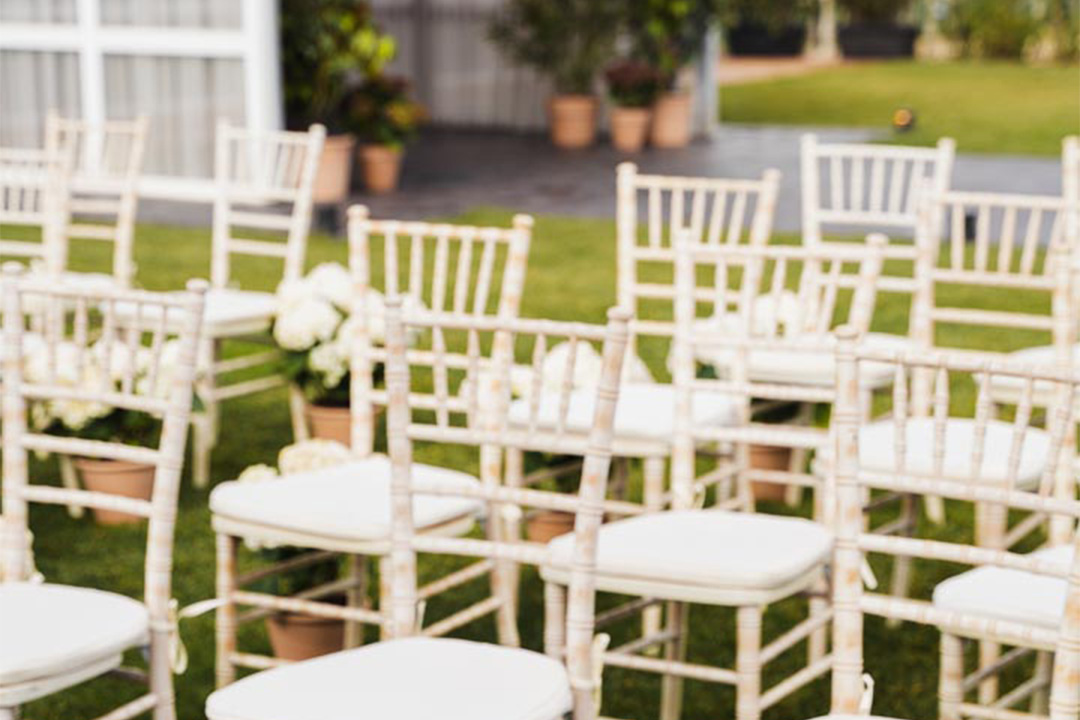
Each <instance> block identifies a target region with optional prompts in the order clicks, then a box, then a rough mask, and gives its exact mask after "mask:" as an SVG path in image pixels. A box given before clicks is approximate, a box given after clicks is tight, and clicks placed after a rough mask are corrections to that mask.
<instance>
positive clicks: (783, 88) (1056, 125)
mask: <svg viewBox="0 0 1080 720" xmlns="http://www.w3.org/2000/svg"><path fill="white" fill-rule="evenodd" d="M897 108H910V109H912V110H913V111H914V112H915V114H916V116H917V123H916V127H915V129H914V130H913V131H911V132H909V133H893V132H891V130H890V123H891V118H892V114H893V111H895V110H896V109H897ZM720 113H721V117H722V118H723V119H724V120H725V121H727V122H740V123H775V124H781V125H788V124H792V125H828V126H848V127H852V126H857V127H871V128H878V129H880V130H881V131H882V133H883V134H884V135H883V139H884V140H886V141H887V142H897V143H902V144H909V145H932V144H933V143H934V142H936V141H937V139H938V138H940V137H945V136H949V137H953V138H955V139H956V142H957V145H958V148H959V150H961V151H964V152H980V153H1020V154H1032V155H1059V154H1060V152H1061V138H1062V137H1063V136H1065V135H1071V134H1075V133H1077V132H1078V131H1080V68H1077V67H1076V66H1070V67H1063V66H1055V67H1031V66H1026V65H1020V64H1016V63H1004V62H953V63H916V62H900V61H898V62H872V63H859V64H853V65H845V66H842V67H838V68H831V69H825V70H819V71H816V72H813V73H810V74H808V75H804V76H799V77H789V78H781V79H773V80H767V81H763V82H756V83H750V84H746V85H732V86H730V87H725V88H723V89H722V90H721V93H720Z"/></svg>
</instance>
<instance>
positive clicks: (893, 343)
mask: <svg viewBox="0 0 1080 720" xmlns="http://www.w3.org/2000/svg"><path fill="white" fill-rule="evenodd" d="M705 322H710V321H705ZM790 342H791V348H769V349H760V348H759V349H754V350H752V351H751V352H750V357H749V358H748V368H747V371H748V373H749V375H750V380H752V381H755V382H764V383H781V384H794V385H813V386H831V385H833V384H834V383H835V382H836V380H835V375H836V355H835V354H834V352H833V351H832V350H829V349H827V348H830V347H831V346H832V344H833V343H834V342H835V336H833V335H826V336H822V337H813V338H811V339H809V340H806V341H802V344H803V345H805V346H806V347H803V348H800V347H799V344H800V340H799V338H798V337H795V338H791V340H790ZM863 342H865V343H866V344H867V345H868V346H870V347H872V348H873V349H875V350H882V351H892V352H904V351H906V350H910V349H911V342H910V340H909V339H908V338H906V337H902V336H900V335H888V334H885V333H867V334H866V335H865V336H863ZM699 348H700V350H699V352H698V357H697V360H698V361H699V362H703V363H707V364H709V365H713V366H715V367H716V368H717V369H718V370H723V369H724V368H729V367H731V364H732V363H733V362H734V358H735V353H736V352H737V350H736V349H735V348H719V349H717V348H707V347H704V346H699ZM893 375H894V369H893V367H892V366H890V365H888V364H887V363H877V362H867V363H864V364H863V365H862V367H861V368H860V384H861V385H862V386H863V387H869V388H881V387H887V386H888V385H891V384H892V380H893Z"/></svg>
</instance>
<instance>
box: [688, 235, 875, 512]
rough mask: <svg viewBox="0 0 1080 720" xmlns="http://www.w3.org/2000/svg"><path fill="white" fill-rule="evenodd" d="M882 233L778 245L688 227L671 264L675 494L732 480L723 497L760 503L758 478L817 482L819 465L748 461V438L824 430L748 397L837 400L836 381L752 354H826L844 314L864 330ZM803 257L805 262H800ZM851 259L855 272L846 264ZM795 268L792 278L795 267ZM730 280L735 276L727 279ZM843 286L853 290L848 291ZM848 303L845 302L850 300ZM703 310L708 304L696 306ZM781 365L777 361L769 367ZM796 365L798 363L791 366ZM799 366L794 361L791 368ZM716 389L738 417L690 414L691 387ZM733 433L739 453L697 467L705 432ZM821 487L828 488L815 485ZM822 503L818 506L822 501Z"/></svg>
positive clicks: (726, 438) (803, 436)
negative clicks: (856, 240)
mask: <svg viewBox="0 0 1080 720" xmlns="http://www.w3.org/2000/svg"><path fill="white" fill-rule="evenodd" d="M884 244H885V239H884V238H883V237H879V238H877V239H876V240H875V241H874V242H873V243H872V244H870V245H869V246H867V247H852V246H835V245H830V246H818V247H809V246H781V245H767V246H759V247H738V248H723V247H708V246H703V245H700V244H697V243H694V242H692V240H691V238H690V236H689V235H687V234H684V235H683V237H682V244H681V245H679V253H678V256H677V259H676V266H675V285H676V290H677V293H676V302H675V326H676V331H675V340H674V347H673V352H672V365H673V367H672V375H673V383H674V386H675V398H676V405H675V418H676V421H675V437H674V439H673V448H672V488H673V503H674V505H675V506H676V507H681V508H686V507H689V506H691V505H692V504H693V503H694V502H695V501H696V498H697V497H698V495H699V493H701V492H703V491H704V490H705V489H707V487H708V486H709V485H713V484H716V483H725V482H728V483H730V482H732V481H734V487H735V493H734V495H733V496H731V497H730V499H727V500H726V501H725V502H724V503H722V506H723V507H728V508H731V509H742V510H750V509H753V503H754V498H753V493H752V491H751V483H753V482H773V483H783V484H788V485H791V484H795V485H801V486H808V487H816V486H818V485H819V481H818V479H817V478H816V477H815V476H814V475H813V474H812V473H806V472H801V471H778V470H765V469H760V468H752V467H750V445H751V444H757V445H766V446H772V447H784V448H792V449H798V450H801V451H813V450H815V449H816V448H818V447H821V446H822V445H823V444H824V443H825V441H826V439H827V430H825V429H822V428H817V427H811V426H808V425H807V424H806V423H805V422H799V421H798V420H797V419H796V420H792V421H790V422H769V423H765V422H753V414H754V413H753V410H754V408H753V405H752V404H753V403H754V402H755V401H761V400H764V401H766V402H767V403H768V404H770V405H772V406H775V405H776V404H778V403H779V404H783V403H800V404H805V403H831V402H832V399H833V395H834V391H833V388H832V387H831V386H824V387H823V386H820V385H819V386H815V385H812V384H808V383H806V382H799V381H798V376H797V375H793V376H792V377H791V378H790V379H785V378H783V377H774V376H771V375H769V373H768V372H765V374H764V375H752V374H751V373H750V365H751V362H757V363H758V364H759V365H760V364H761V358H763V357H766V356H769V357H772V358H774V362H773V365H777V364H779V365H781V366H785V367H789V368H792V367H797V366H798V365H799V364H800V363H803V364H804V365H803V366H804V367H805V364H806V363H817V362H825V363H831V361H832V358H833V353H834V352H835V348H834V341H833V337H832V332H831V331H832V330H833V329H834V328H835V327H837V326H838V325H839V324H841V323H844V322H848V323H852V324H853V325H854V326H856V327H858V328H859V329H860V331H861V332H865V331H866V330H867V326H868V325H869V318H870V313H871V311H872V309H873V306H874V299H875V288H876V281H877V277H878V275H879V273H880V272H881V265H882V252H883V250H884ZM796 265H798V266H801V267H795V266H796ZM850 266H854V268H855V270H854V271H853V272H851V273H850V274H848V273H845V272H844V269H845V267H850ZM789 269H791V270H795V271H796V272H798V280H797V284H796V286H795V288H794V289H793V290H788V287H790V274H789V272H788V270H789ZM732 284H734V285H735V288H732ZM845 295H848V297H845ZM845 303H847V307H846V308H845V307H844V304H845ZM702 311H704V312H703V314H699V313H701V312H702ZM710 362H713V363H715V365H717V366H719V367H717V368H716V369H717V370H718V372H714V373H712V377H698V374H699V373H698V372H697V367H698V363H710ZM774 372H775V371H774ZM789 372H791V371H790V370H789ZM796 372H797V371H796ZM707 395H719V396H723V397H726V398H728V399H729V401H730V402H731V403H732V405H733V406H734V408H735V414H736V416H737V417H736V422H734V423H731V424H729V425H726V426H724V425H718V424H709V425H700V424H696V423H694V422H693V421H692V417H693V413H692V407H693V403H694V402H695V398H698V399H700V398H701V397H703V396H707ZM709 443H730V444H732V445H733V447H734V449H735V453H734V460H735V462H734V465H733V466H727V467H724V466H721V467H720V468H717V469H713V470H710V471H709V472H708V473H706V474H705V475H703V476H697V473H696V468H695V457H696V456H695V451H696V448H698V447H700V446H701V445H702V444H709ZM815 497H816V499H818V500H820V499H822V496H821V494H820V493H819V494H817V495H816V496H815ZM819 509H820V508H819Z"/></svg>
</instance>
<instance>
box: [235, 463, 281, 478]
mask: <svg viewBox="0 0 1080 720" xmlns="http://www.w3.org/2000/svg"><path fill="white" fill-rule="evenodd" d="M276 477H279V476H278V471H277V470H276V469H275V468H273V467H271V466H269V465H266V464H265V463H259V464H257V465H249V466H248V467H246V468H244V471H243V472H242V473H240V475H239V476H238V477H237V478H236V480H237V481H238V482H260V481H262V480H273V479H274V478H276Z"/></svg>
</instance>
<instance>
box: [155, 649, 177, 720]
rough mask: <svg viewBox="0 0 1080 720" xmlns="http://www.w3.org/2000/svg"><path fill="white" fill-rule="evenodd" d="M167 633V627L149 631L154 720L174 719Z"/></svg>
mask: <svg viewBox="0 0 1080 720" xmlns="http://www.w3.org/2000/svg"><path fill="white" fill-rule="evenodd" d="M169 635H170V630H168V629H158V630H152V631H151V633H150V692H152V693H154V696H155V700H156V701H155V703H154V720H176V696H175V694H174V691H173V670H172V658H171V653H170V652H169V640H170V638H169Z"/></svg>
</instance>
